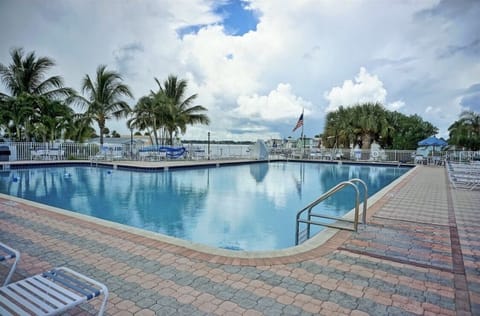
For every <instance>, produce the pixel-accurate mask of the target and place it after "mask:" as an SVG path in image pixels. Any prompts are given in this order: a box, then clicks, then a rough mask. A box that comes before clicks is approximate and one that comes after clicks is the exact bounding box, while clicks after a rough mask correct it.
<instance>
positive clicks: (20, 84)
mask: <svg viewBox="0 0 480 316" xmlns="http://www.w3.org/2000/svg"><path fill="white" fill-rule="evenodd" d="M10 56H11V58H12V62H11V63H10V64H9V65H4V64H1V63H0V79H1V81H2V83H3V85H4V86H5V88H6V90H7V92H8V93H9V94H5V93H0V100H1V101H2V108H3V109H4V111H5V112H4V113H3V115H2V116H3V118H2V119H4V120H5V121H6V122H7V123H6V124H5V123H4V124H5V125H7V128H8V129H13V130H14V131H15V132H14V134H15V138H17V139H18V140H20V139H21V138H22V131H25V133H24V134H25V136H26V137H27V140H28V136H29V130H28V128H29V127H30V121H31V120H32V119H33V118H32V115H34V114H40V115H41V109H40V108H39V105H40V104H42V102H41V99H38V98H37V97H41V98H43V100H51V101H53V100H62V99H64V98H67V97H69V96H72V95H74V94H75V91H74V90H73V89H71V88H67V87H64V84H63V79H62V77H60V76H51V77H48V78H46V74H47V72H48V71H49V70H50V69H51V68H52V67H53V66H54V65H55V62H54V61H53V60H52V59H50V58H48V57H38V58H37V56H36V55H35V52H30V53H28V54H26V55H25V54H24V52H23V49H21V48H14V49H12V50H11V51H10ZM27 106H28V107H30V109H26V108H25V107H27ZM9 133H10V134H12V131H11V130H10V131H9Z"/></svg>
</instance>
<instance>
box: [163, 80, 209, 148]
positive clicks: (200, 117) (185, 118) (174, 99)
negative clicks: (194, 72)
mask: <svg viewBox="0 0 480 316" xmlns="http://www.w3.org/2000/svg"><path fill="white" fill-rule="evenodd" d="M155 81H156V82H157V84H158V87H159V90H158V92H157V93H156V94H155V98H156V99H157V100H158V102H160V103H161V104H163V108H164V111H162V114H163V115H164V117H163V119H164V121H163V124H164V126H165V129H166V130H167V131H168V136H169V143H170V144H173V137H174V136H175V135H176V134H177V133H178V132H180V133H182V134H184V133H185V132H186V130H187V125H194V124H205V125H208V124H209V123H210V119H209V118H208V116H207V115H206V114H205V113H203V112H206V111H207V109H206V108H205V107H203V106H201V105H193V106H192V103H194V101H195V99H196V98H197V94H192V95H191V96H188V97H186V96H185V93H186V90H187V80H185V79H180V80H179V79H178V78H177V77H176V76H173V75H170V76H168V78H167V80H165V81H164V83H163V85H162V84H161V83H160V82H159V81H158V79H157V78H155Z"/></svg>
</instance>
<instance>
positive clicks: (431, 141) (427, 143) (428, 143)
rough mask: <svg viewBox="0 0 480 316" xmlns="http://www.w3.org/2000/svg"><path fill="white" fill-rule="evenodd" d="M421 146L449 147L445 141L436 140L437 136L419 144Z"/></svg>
mask: <svg viewBox="0 0 480 316" xmlns="http://www.w3.org/2000/svg"><path fill="white" fill-rule="evenodd" d="M418 145H419V146H441V147H442V146H447V145H448V143H447V142H446V141H444V140H443V139H440V138H436V137H435V136H431V137H429V138H425V139H424V140H421V141H419V142H418Z"/></svg>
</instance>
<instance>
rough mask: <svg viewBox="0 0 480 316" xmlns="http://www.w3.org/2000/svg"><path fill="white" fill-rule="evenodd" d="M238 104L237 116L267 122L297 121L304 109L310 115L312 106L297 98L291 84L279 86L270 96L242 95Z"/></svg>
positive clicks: (235, 111)
mask: <svg viewBox="0 0 480 316" xmlns="http://www.w3.org/2000/svg"><path fill="white" fill-rule="evenodd" d="M237 103H238V107H237V108H236V109H235V110H234V113H235V114H238V115H239V116H241V117H247V118H255V119H259V120H265V121H278V120H284V119H295V118H296V117H298V116H299V115H300V113H302V109H305V114H306V115H308V113H310V110H309V108H310V107H311V106H312V105H311V103H310V102H308V101H305V100H303V99H302V98H301V97H298V96H296V95H295V94H294V93H293V92H292V87H291V86H290V84H285V83H280V84H278V86H277V88H276V89H275V90H272V91H270V93H269V94H268V95H258V94H253V95H249V96H246V95H241V96H239V97H238V99H237Z"/></svg>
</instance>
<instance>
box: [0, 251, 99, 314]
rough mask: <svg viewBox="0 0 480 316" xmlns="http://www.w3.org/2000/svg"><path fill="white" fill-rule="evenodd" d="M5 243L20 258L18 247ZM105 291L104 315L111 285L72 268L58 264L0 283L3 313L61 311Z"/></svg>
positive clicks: (8, 253)
mask: <svg viewBox="0 0 480 316" xmlns="http://www.w3.org/2000/svg"><path fill="white" fill-rule="evenodd" d="M1 246H2V248H1V250H7V256H11V255H12V253H11V252H12V251H13V252H14V253H15V256H16V258H17V261H18V258H19V254H18V252H17V251H15V250H13V249H11V248H9V247H6V246H5V245H3V244H1ZM13 270H14V269H11V270H10V273H9V277H7V280H8V281H9V278H10V277H11V275H10V274H11V273H13V272H12V271H13ZM101 294H103V302H102V305H101V306H100V309H99V311H98V315H103V313H104V311H105V307H106V305H107V300H108V289H107V287H106V286H105V285H103V284H102V283H100V282H97V281H95V280H93V279H91V278H89V277H86V276H84V275H82V274H80V273H78V272H76V271H73V270H71V269H69V268H66V267H60V268H55V269H53V270H50V271H47V272H44V273H41V274H38V275H35V276H32V277H29V278H26V279H23V280H21V281H17V282H14V283H11V284H6V285H4V286H2V287H0V315H2V316H10V315H12V316H13V315H22V316H23V315H58V314H60V313H63V312H65V311H67V310H69V309H71V308H73V307H75V306H77V305H79V304H81V303H84V302H87V301H89V300H91V299H93V298H95V297H98V296H100V295H101Z"/></svg>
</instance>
